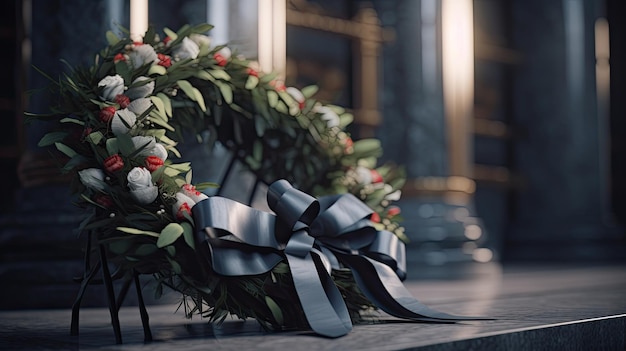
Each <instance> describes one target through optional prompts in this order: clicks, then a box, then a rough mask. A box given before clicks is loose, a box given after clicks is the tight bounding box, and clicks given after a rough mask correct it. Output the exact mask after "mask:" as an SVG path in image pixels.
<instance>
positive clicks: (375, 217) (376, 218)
mask: <svg viewBox="0 0 626 351" xmlns="http://www.w3.org/2000/svg"><path fill="white" fill-rule="evenodd" d="M370 221H372V222H374V223H380V215H379V214H378V213H376V212H374V213H372V216H371V217H370Z"/></svg>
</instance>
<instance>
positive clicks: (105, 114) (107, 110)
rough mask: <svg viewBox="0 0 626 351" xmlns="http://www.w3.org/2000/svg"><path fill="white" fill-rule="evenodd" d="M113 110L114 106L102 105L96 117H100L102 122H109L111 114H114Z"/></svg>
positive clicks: (111, 117)
mask: <svg viewBox="0 0 626 351" xmlns="http://www.w3.org/2000/svg"><path fill="white" fill-rule="evenodd" d="M118 96H119V95H118ZM115 111H117V110H116V109H115V107H114V106H107V107H104V108H102V109H101V110H100V113H99V114H98V117H100V120H101V121H102V122H104V123H109V122H110V121H111V120H112V119H113V116H115Z"/></svg>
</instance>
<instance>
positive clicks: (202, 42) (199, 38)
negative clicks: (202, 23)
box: [189, 33, 211, 48]
mask: <svg viewBox="0 0 626 351" xmlns="http://www.w3.org/2000/svg"><path fill="white" fill-rule="evenodd" d="M189 39H191V40H192V41H193V42H194V43H196V44H197V45H198V46H199V47H203V46H206V47H207V48H208V47H209V46H210V45H211V37H209V36H208V35H204V34H197V33H193V34H191V35H190V36H189Z"/></svg>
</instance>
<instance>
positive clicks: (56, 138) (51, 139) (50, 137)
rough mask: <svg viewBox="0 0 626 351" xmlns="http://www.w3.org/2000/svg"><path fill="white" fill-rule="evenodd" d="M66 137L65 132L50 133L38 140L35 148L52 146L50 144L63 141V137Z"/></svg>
mask: <svg viewBox="0 0 626 351" xmlns="http://www.w3.org/2000/svg"><path fill="white" fill-rule="evenodd" d="M67 135H68V133H67V132H50V133H47V134H46V135H44V136H43V137H42V138H41V139H40V140H39V143H37V146H39V147H43V146H49V145H52V144H54V143H56V142H60V141H62V140H63V139H65V137H66V136H67Z"/></svg>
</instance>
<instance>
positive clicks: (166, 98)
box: [157, 93, 172, 117]
mask: <svg viewBox="0 0 626 351" xmlns="http://www.w3.org/2000/svg"><path fill="white" fill-rule="evenodd" d="M157 96H158V97H159V99H161V101H163V107H164V108H165V114H166V115H167V116H168V117H172V101H171V100H170V98H169V96H167V95H165V94H164V93H158V94H157Z"/></svg>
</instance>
